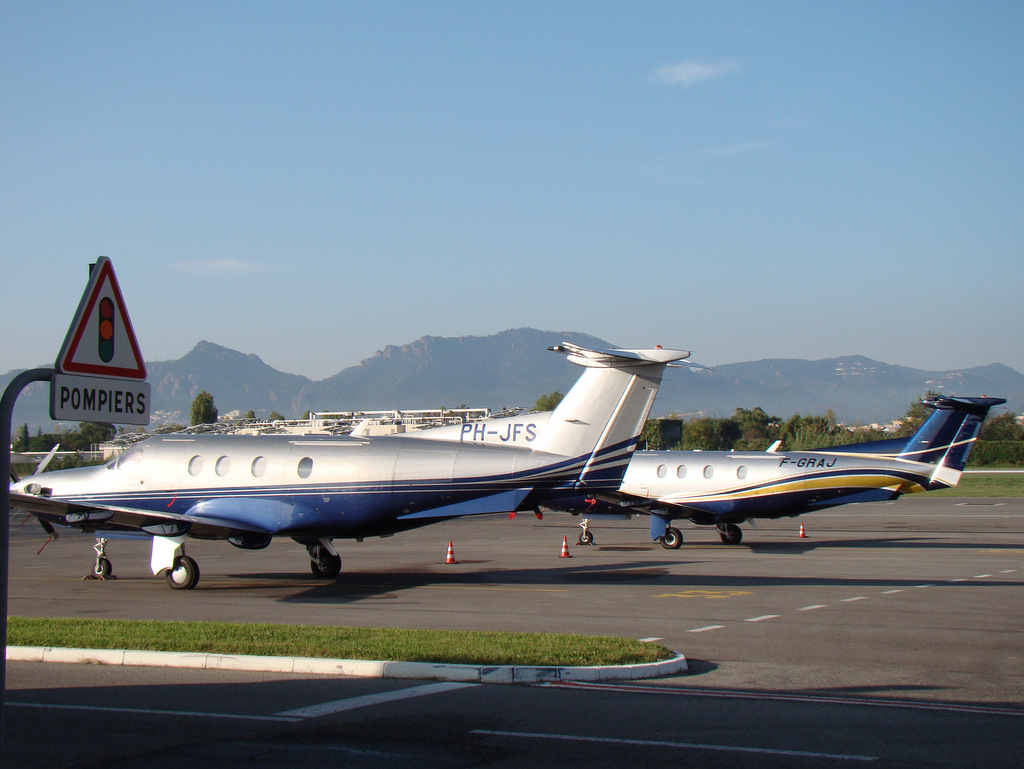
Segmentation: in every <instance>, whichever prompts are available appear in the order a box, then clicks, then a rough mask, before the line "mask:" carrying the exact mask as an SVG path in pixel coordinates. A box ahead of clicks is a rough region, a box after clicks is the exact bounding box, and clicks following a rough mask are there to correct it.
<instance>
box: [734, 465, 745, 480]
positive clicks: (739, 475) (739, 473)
mask: <svg viewBox="0 0 1024 769" xmlns="http://www.w3.org/2000/svg"><path fill="white" fill-rule="evenodd" d="M736 477H737V478H739V479H740V480H741V481H742V480H743V479H744V478H746V477H747V466H746V465H740V466H739V467H737V468H736Z"/></svg>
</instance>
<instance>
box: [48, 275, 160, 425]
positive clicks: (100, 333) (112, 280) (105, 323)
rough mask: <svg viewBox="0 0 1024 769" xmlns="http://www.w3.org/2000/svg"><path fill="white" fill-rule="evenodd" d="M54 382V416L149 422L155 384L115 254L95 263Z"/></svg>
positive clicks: (65, 340) (74, 418) (65, 341)
mask: <svg viewBox="0 0 1024 769" xmlns="http://www.w3.org/2000/svg"><path fill="white" fill-rule="evenodd" d="M56 369H57V373H56V374H54V376H53V379H52V383H51V386H50V417H51V418H52V419H55V420H61V421H79V422H116V423H122V424H133V425H147V424H149V411H150V386H149V383H148V382H146V381H145V379H146V363H145V361H144V360H143V359H142V353H141V352H140V351H139V344H138V342H137V341H136V339H135V331H134V330H133V329H132V322H131V319H130V318H129V317H128V311H127V309H126V308H125V304H124V297H122V296H121V288H120V286H118V284H117V277H116V276H115V275H114V267H113V265H111V263H110V260H109V259H108V258H107V257H105V256H101V257H100V258H99V259H98V260H97V262H96V264H94V265H92V271H91V272H90V274H89V284H88V285H87V286H86V289H85V293H84V294H82V301H81V302H79V304H78V311H77V312H76V314H75V319H74V321H73V322H72V324H71V328H69V329H68V335H67V337H66V338H65V339H64V345H63V346H62V347H61V350H60V355H59V356H58V358H57V365H56Z"/></svg>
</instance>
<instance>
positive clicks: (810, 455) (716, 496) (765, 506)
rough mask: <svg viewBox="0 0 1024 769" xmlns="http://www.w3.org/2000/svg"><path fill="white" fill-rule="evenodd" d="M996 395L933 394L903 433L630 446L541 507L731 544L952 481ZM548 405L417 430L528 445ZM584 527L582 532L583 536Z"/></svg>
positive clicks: (666, 541)
mask: <svg viewBox="0 0 1024 769" xmlns="http://www.w3.org/2000/svg"><path fill="white" fill-rule="evenodd" d="M1005 402H1006V401H1005V399H1003V398H987V397H985V398H959V397H944V396H943V397H937V398H935V399H933V400H926V401H924V404H925V405H926V406H929V407H930V408H932V409H934V411H933V413H932V414H931V416H929V418H928V419H927V420H925V422H924V423H923V424H922V425H921V427H920V428H919V429H918V430H917V432H915V433H914V435H912V436H911V437H910V438H895V439H892V440H885V441H875V442H870V443H859V444H851V445H846V446H834V447H831V448H825V449H816V450H814V451H788V452H782V451H778V450H777V448H778V446H777V445H776V446H773V447H771V448H770V449H769V450H768V451H764V452H745V451H744V452H738V451H638V452H636V453H634V454H633V457H632V459H631V460H630V463H629V468H628V469H627V470H626V474H625V477H624V478H623V482H622V485H621V486H620V487H619V489H618V490H617V491H616V492H615V493H612V494H609V493H608V492H607V490H605V489H601V490H599V491H595V492H594V493H591V494H586V495H582V496H578V497H575V498H563V499H559V500H552V501H550V502H544V503H542V505H541V509H544V508H546V509H549V510H554V511H557V512H569V513H582V514H585V515H588V516H600V515H617V516H623V515H629V514H631V513H646V514H649V515H650V516H651V539H652V540H653V541H660V542H661V544H662V545H663V546H664V547H666V548H669V549H676V548H678V547H680V546H681V545H682V543H683V536H682V533H681V532H680V531H679V529H677V528H675V527H674V526H672V525H671V524H672V521H673V520H679V519H688V520H690V521H691V522H692V523H695V524H698V525H708V526H716V527H717V528H718V532H719V535H720V536H721V538H722V541H723V542H725V543H726V544H739V543H740V541H741V540H742V538H743V532H742V530H741V529H740V527H739V524H740V523H742V522H744V521H752V520H754V519H757V518H782V517H793V516H798V515H801V514H803V513H807V512H812V511H814V510H821V509H823V508H827V507H833V506H836V505H843V504H847V503H850V502H878V501H885V500H891V499H896V498H897V497H899V496H901V495H903V494H910V493H914V492H920V491H932V490H935V489H947V488H951V487H954V486H956V485H957V483H958V482H959V481H960V476H961V474H962V472H963V469H964V465H965V464H966V462H967V457H968V455H969V454H970V452H971V448H972V447H973V446H974V442H975V440H976V439H977V436H978V431H979V430H980V429H981V425H982V422H984V420H985V417H986V415H987V414H988V411H989V409H990V408H992V407H993V406H998V405H999V404H1002V403H1005ZM549 418H550V412H544V413H536V414H525V415H521V416H518V417H508V418H503V419H494V420H484V421H481V422H477V423H471V424H466V425H462V426H461V427H460V426H454V427H440V428H436V429H433V430H425V431H423V433H422V435H423V436H424V437H429V438H433V439H435V440H436V439H438V438H442V437H446V438H448V439H450V440H457V441H460V442H463V443H466V442H469V443H491V444H494V443H498V444H500V443H505V444H511V445H530V443H531V442H532V440H533V439H532V437H531V436H533V435H535V434H537V433H539V432H540V431H542V430H543V429H544V426H545V425H546V424H547V422H548V419H549ZM588 533H589V532H586V531H585V532H584V534H588Z"/></svg>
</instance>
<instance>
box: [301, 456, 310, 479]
mask: <svg viewBox="0 0 1024 769" xmlns="http://www.w3.org/2000/svg"><path fill="white" fill-rule="evenodd" d="M312 472H313V458H312V457H303V458H302V459H300V460H299V477H300V478H308V477H309V476H310V474H311V473H312Z"/></svg>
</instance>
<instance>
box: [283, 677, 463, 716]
mask: <svg viewBox="0 0 1024 769" xmlns="http://www.w3.org/2000/svg"><path fill="white" fill-rule="evenodd" d="M478 685H479V684H463V683H455V682H448V681H446V682H442V683H437V684H425V685H423V686H411V687H409V688H407V689H396V690H395V691H391V692H380V693H379V694H367V695H366V696H364V697H349V698H348V699H345V700H334V701H333V702H324V703H321V704H319V705H310V706H309V707H306V708H296V709H295V710H285V711H283V712H281V713H277V714H275V715H278V716H284V717H291V718H317V717H319V716H326V715H331V714H332V713H344V712H345V711H347V710H356V709H357V708H366V707H370V706H371V705H381V704H383V703H386V702H396V701H398V700H408V699H412V698H413V697H426V696H428V695H431V694H440V693H441V692H447V691H451V690H452V689H463V688H465V687H467V686H478Z"/></svg>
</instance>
